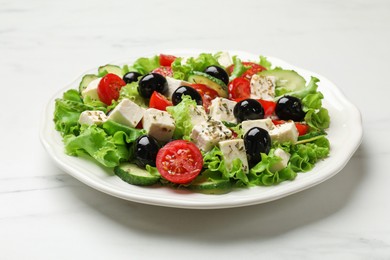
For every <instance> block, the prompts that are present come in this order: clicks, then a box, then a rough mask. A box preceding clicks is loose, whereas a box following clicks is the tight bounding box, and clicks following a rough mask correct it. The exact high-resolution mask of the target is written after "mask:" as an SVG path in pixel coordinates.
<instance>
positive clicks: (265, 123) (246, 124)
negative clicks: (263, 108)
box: [241, 118, 275, 135]
mask: <svg viewBox="0 0 390 260" xmlns="http://www.w3.org/2000/svg"><path fill="white" fill-rule="evenodd" d="M253 127H259V128H263V129H264V130H267V131H268V132H269V131H270V130H271V129H273V128H274V127H275V125H274V123H273V122H272V120H271V119H270V118H266V119H256V120H246V121H243V122H242V123H241V128H242V132H243V134H244V135H245V134H246V132H248V131H249V130H250V129H251V128H253Z"/></svg>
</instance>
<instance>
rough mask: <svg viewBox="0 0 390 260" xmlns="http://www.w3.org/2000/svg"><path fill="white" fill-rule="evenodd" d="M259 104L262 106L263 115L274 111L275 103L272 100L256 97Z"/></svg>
mask: <svg viewBox="0 0 390 260" xmlns="http://www.w3.org/2000/svg"><path fill="white" fill-rule="evenodd" d="M257 101H259V102H260V104H261V106H262V107H263V108H264V116H265V117H267V116H270V115H272V114H273V113H274V112H275V107H276V103H275V102H273V101H268V100H263V99H258V100H257Z"/></svg>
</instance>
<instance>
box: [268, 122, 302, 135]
mask: <svg viewBox="0 0 390 260" xmlns="http://www.w3.org/2000/svg"><path fill="white" fill-rule="evenodd" d="M272 123H274V125H280V124H284V123H286V121H284V120H272ZM295 127H296V128H297V130H298V133H299V136H301V135H305V134H307V132H308V131H309V126H308V125H307V124H302V123H299V122H295Z"/></svg>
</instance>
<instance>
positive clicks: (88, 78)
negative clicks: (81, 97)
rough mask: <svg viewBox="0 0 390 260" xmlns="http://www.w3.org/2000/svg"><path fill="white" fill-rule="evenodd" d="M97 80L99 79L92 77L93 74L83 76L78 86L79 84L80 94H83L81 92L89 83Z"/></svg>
mask: <svg viewBox="0 0 390 260" xmlns="http://www.w3.org/2000/svg"><path fill="white" fill-rule="evenodd" d="M97 78H99V77H98V76H96V75H93V74H86V75H84V76H83V78H82V79H81V82H80V84H79V91H80V93H81V92H83V90H84V89H86V88H87V87H88V85H89V83H91V82H92V81H93V80H95V79H97Z"/></svg>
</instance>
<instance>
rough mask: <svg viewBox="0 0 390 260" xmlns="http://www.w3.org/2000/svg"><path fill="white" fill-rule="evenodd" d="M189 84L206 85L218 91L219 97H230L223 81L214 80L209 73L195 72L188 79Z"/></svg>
mask: <svg viewBox="0 0 390 260" xmlns="http://www.w3.org/2000/svg"><path fill="white" fill-rule="evenodd" d="M188 82H190V83H195V84H204V85H206V86H208V87H209V88H211V89H214V90H215V91H217V93H218V95H219V96H221V97H224V98H227V97H228V88H227V86H226V84H225V83H223V81H222V80H220V79H217V78H214V77H213V76H210V75H209V74H207V73H204V72H200V71H193V72H192V74H191V75H190V76H189V77H188Z"/></svg>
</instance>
